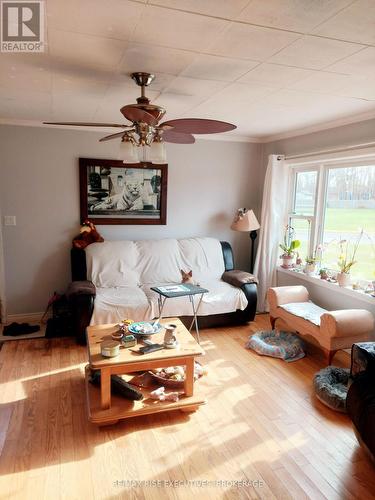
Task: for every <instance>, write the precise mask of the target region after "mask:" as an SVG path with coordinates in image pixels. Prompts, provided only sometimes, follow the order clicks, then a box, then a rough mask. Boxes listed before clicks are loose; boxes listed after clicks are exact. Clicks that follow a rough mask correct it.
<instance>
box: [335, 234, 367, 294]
mask: <svg viewBox="0 0 375 500" xmlns="http://www.w3.org/2000/svg"><path fill="white" fill-rule="evenodd" d="M362 236H363V230H362V231H361V232H360V233H359V236H358V237H357V240H356V242H355V243H354V244H353V248H351V242H350V241H349V240H340V241H339V248H340V254H339V259H338V261H337V265H338V266H339V269H340V272H338V273H337V282H338V284H339V285H340V286H348V285H350V270H351V268H352V267H353V266H354V264H356V260H355V256H356V253H357V250H358V247H359V243H360V241H361V239H362Z"/></svg>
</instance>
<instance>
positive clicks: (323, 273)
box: [319, 267, 328, 280]
mask: <svg viewBox="0 0 375 500" xmlns="http://www.w3.org/2000/svg"><path fill="white" fill-rule="evenodd" d="M319 276H320V279H321V280H327V279H328V269H326V268H325V267H322V268H321V269H319Z"/></svg>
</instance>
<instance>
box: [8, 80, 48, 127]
mask: <svg viewBox="0 0 375 500" xmlns="http://www.w3.org/2000/svg"><path fill="white" fill-rule="evenodd" d="M51 105H52V100H51V94H50V93H48V92H40V91H38V90H34V89H31V88H29V89H17V88H13V89H10V88H3V87H1V88H0V118H14V119H23V120H40V121H43V120H45V119H48V117H49V116H50V113H51Z"/></svg>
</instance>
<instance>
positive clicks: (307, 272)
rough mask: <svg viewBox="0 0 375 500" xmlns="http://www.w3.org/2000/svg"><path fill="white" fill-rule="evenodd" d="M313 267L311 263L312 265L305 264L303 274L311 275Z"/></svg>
mask: <svg viewBox="0 0 375 500" xmlns="http://www.w3.org/2000/svg"><path fill="white" fill-rule="evenodd" d="M315 266H316V264H315V262H313V263H307V262H306V264H305V268H304V270H303V272H304V273H305V274H313V273H315Z"/></svg>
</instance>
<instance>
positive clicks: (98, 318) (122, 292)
mask: <svg viewBox="0 0 375 500" xmlns="http://www.w3.org/2000/svg"><path fill="white" fill-rule="evenodd" d="M153 315H154V313H153V310H152V304H150V303H149V301H148V300H147V297H146V295H145V293H144V292H143V291H142V290H141V289H140V288H139V287H137V286H134V287H133V286H132V287H130V286H129V287H121V288H97V289H96V298H95V303H94V312H93V315H92V317H91V321H90V324H91V325H98V324H106V323H117V322H118V321H120V320H122V319H125V318H130V319H133V320H134V321H147V320H149V319H151V318H152V317H153Z"/></svg>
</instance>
